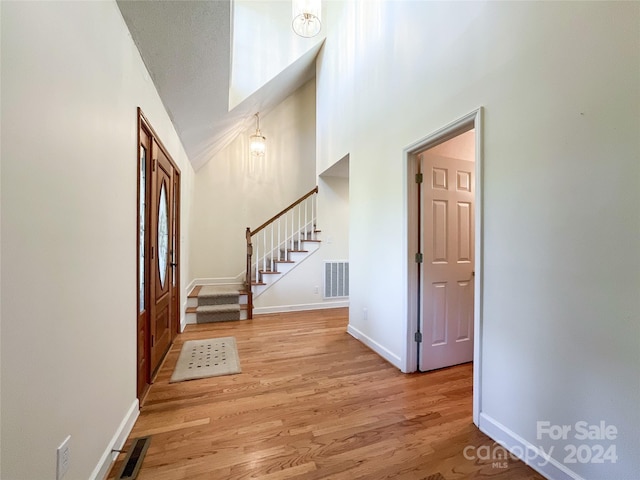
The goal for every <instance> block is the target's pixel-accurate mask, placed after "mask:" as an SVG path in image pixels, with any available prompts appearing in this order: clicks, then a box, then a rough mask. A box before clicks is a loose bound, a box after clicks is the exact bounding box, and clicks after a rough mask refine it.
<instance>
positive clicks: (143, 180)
mask: <svg viewBox="0 0 640 480" xmlns="http://www.w3.org/2000/svg"><path fill="white" fill-rule="evenodd" d="M146 165H147V149H146V148H144V146H142V145H141V146H140V198H138V204H139V205H140V212H139V214H140V223H139V225H138V234H139V235H140V239H139V247H138V272H139V275H140V284H139V285H138V295H139V297H140V302H139V303H140V313H142V312H144V309H145V304H144V287H145V285H144V275H145V272H144V254H145V252H144V247H145V242H144V229H145V227H146V225H145V216H146V213H147V205H146V203H145V200H146V198H147V195H146V185H147V169H146Z"/></svg>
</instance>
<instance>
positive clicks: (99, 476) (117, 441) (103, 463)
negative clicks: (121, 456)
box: [89, 398, 140, 480]
mask: <svg viewBox="0 0 640 480" xmlns="http://www.w3.org/2000/svg"><path fill="white" fill-rule="evenodd" d="M138 415H140V407H139V405H138V399H137V398H136V399H135V401H134V402H133V403H132V404H131V407H129V411H128V412H127V414H126V415H125V416H124V418H123V419H122V422H120V426H118V429H117V430H116V433H115V435H114V436H113V438H112V439H111V441H110V442H109V445H107V448H106V450H105V451H104V453H103V454H102V457H100V461H99V462H98V465H97V466H96V468H95V469H94V470H93V473H91V476H90V477H89V479H90V480H104V479H105V478H107V475H108V474H109V470H110V469H111V465H113V462H115V460H116V458H118V453H117V452H114V451H113V450H120V449H121V448H122V446H123V445H124V442H126V441H127V437H128V436H129V434H130V433H131V430H132V429H133V425H134V424H135V423H136V420H137V419H138Z"/></svg>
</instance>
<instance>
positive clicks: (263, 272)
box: [258, 270, 282, 275]
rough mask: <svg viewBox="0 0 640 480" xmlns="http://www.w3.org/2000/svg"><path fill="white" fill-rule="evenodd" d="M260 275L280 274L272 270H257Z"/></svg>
mask: <svg viewBox="0 0 640 480" xmlns="http://www.w3.org/2000/svg"><path fill="white" fill-rule="evenodd" d="M258 271H259V272H260V273H261V274H263V275H265V274H274V275H275V274H277V275H280V274H281V273H282V272H274V271H273V270H258Z"/></svg>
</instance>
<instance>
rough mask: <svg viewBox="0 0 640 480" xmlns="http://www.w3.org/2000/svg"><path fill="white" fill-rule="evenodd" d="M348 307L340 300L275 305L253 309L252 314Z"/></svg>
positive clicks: (344, 301)
mask: <svg viewBox="0 0 640 480" xmlns="http://www.w3.org/2000/svg"><path fill="white" fill-rule="evenodd" d="M348 306H349V300H340V301H337V302H322V303H305V304H301V305H277V306H274V307H254V308H253V314H254V315H260V314H266V313H283V312H302V311H305V310H324V309H327V308H342V307H348Z"/></svg>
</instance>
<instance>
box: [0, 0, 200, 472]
mask: <svg viewBox="0 0 640 480" xmlns="http://www.w3.org/2000/svg"><path fill="white" fill-rule="evenodd" d="M1 8H2V25H1V27H2V52H1V53H2V92H1V96H2V100H3V101H2V129H3V131H2V134H3V137H2V140H3V141H2V151H1V153H2V155H1V156H2V179H1V181H2V184H1V195H2V201H1V205H2V207H1V208H2V246H1V248H2V252H1V253H2V275H1V279H2V280H1V282H2V283H1V286H2V287H1V288H2V290H1V297H2V306H1V314H2V319H3V322H2V337H1V342H2V343H1V348H2V363H1V368H2V373H1V380H2V388H1V392H2V403H1V408H2V427H1V428H2V434H1V438H2V453H3V455H2V457H3V458H2V471H1V472H0V476H1V477H2V478H3V479H7V480H22V479H24V480H39V479H51V478H54V477H55V468H56V455H55V452H56V447H57V446H58V445H59V444H60V442H61V441H62V440H63V439H64V438H65V436H66V435H69V434H70V435H71V444H70V445H71V462H70V463H71V466H70V470H69V472H68V474H67V475H66V476H65V479H66V480H74V479H87V478H89V477H90V476H91V475H92V472H94V469H96V467H98V466H99V462H100V459H101V456H102V455H103V454H104V453H105V450H106V449H107V448H110V445H109V443H110V441H111V440H112V437H113V436H114V435H115V434H116V430H117V429H118V426H119V425H120V423H121V421H122V420H123V419H124V417H125V416H126V415H127V412H128V411H129V410H130V409H131V408H132V407H133V408H135V405H136V341H135V339H136V287H137V285H136V258H137V254H136V236H137V225H136V175H137V165H136V151H137V147H136V143H137V140H136V107H137V106H141V107H142V109H143V111H144V112H145V114H146V116H147V117H148V118H149V120H150V122H151V123H152V125H153V127H154V128H155V129H156V131H157V132H158V134H159V136H160V138H161V140H162V141H163V143H164V144H165V145H166V147H167V148H168V150H169V152H170V154H171V155H172V156H173V158H174V160H175V161H176V162H177V163H178V165H179V167H180V169H181V171H182V181H183V184H182V193H183V198H182V220H183V222H184V225H188V224H189V216H190V208H191V203H192V200H191V192H192V182H193V178H192V177H193V171H192V170H191V167H190V165H189V163H188V161H187V158H186V155H185V153H184V150H183V148H182V146H181V143H180V141H179V139H178V137H177V134H176V133H175V131H174V129H173V126H172V124H171V121H170V119H169V117H168V115H167V114H166V112H165V110H164V108H163V106H162V103H161V101H160V99H159V97H158V95H157V92H156V90H155V88H154V86H153V84H152V82H151V80H150V79H149V76H148V74H147V72H146V69H145V68H144V65H143V63H142V61H141V59H140V56H139V54H138V51H137V50H136V48H135V46H134V44H133V42H132V40H131V38H130V36H129V34H128V31H127V29H126V26H125V24H124V21H123V20H122V17H121V15H120V12H119V10H118V7H117V6H116V4H115V2H72V3H69V2H3V3H2V6H1ZM188 237H189V235H188V228H183V239H182V241H181V246H182V255H183V257H182V258H183V270H182V284H183V285H184V284H185V283H186V282H185V279H186V278H189V277H190V272H189V268H188V263H189V262H188V257H189V253H188V251H187V249H186V245H187V244H188V240H189V238H188Z"/></svg>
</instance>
